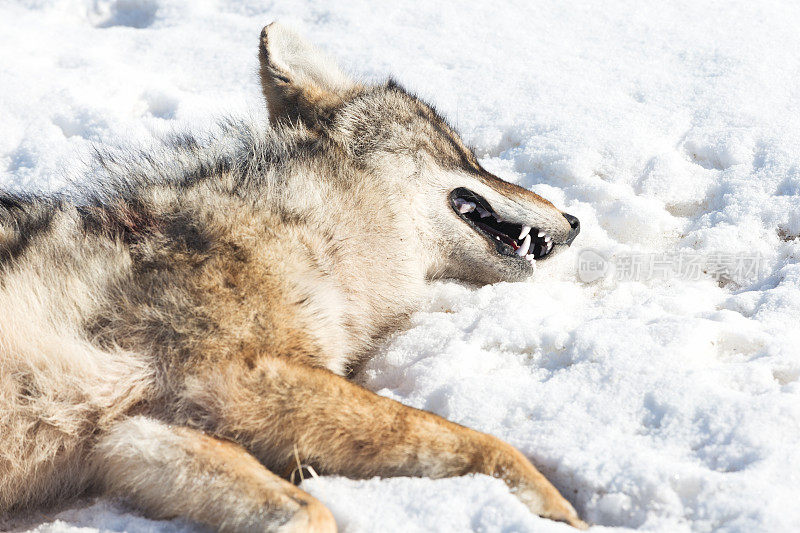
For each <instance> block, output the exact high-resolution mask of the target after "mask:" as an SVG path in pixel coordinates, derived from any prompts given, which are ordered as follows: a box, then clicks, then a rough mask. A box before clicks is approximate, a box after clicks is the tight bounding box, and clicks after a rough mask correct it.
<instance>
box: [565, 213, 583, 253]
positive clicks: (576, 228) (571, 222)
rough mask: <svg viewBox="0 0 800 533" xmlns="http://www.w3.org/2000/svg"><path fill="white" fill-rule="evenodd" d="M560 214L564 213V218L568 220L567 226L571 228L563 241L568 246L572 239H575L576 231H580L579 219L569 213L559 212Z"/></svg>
mask: <svg viewBox="0 0 800 533" xmlns="http://www.w3.org/2000/svg"><path fill="white" fill-rule="evenodd" d="M561 214H562V215H564V218H566V219H567V222H569V227H570V228H572V229H571V230H569V234H568V235H567V240H566V241H564V244H566V245H567V246H569V245H570V244H572V241H574V240H575V237H577V236H578V233H580V232H581V221H580V220H578V219H577V218H575V217H574V216H572V215H570V214H569V213H561Z"/></svg>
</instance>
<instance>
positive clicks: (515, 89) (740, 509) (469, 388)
mask: <svg viewBox="0 0 800 533" xmlns="http://www.w3.org/2000/svg"><path fill="white" fill-rule="evenodd" d="M276 19H281V20H289V21H290V22H293V23H294V24H295V25H296V26H298V27H299V28H301V29H302V30H303V31H304V32H305V33H306V35H307V36H308V37H309V38H310V39H311V40H312V41H313V42H315V43H317V44H319V45H321V46H322V47H323V48H324V49H325V50H327V51H328V52H329V53H330V54H331V55H333V56H334V57H337V58H338V59H339V60H340V61H341V63H342V65H343V66H344V67H345V69H346V70H348V71H349V72H351V73H353V74H354V75H356V76H358V77H359V78H360V79H363V80H367V81H369V80H381V79H384V78H385V77H387V76H389V75H393V76H395V77H396V78H397V79H398V80H399V81H400V82H401V83H402V84H404V85H405V86H406V87H408V88H409V89H411V90H413V91H416V92H417V93H418V94H419V95H421V96H422V97H424V98H425V99H427V100H429V101H431V102H433V103H434V104H435V105H436V106H437V107H438V108H439V109H440V111H441V112H442V113H443V114H445V115H446V116H447V117H448V118H449V119H450V121H451V122H452V123H453V124H454V125H455V126H456V127H457V128H458V129H459V130H460V131H461V132H462V134H463V136H464V138H465V139H466V140H467V142H469V143H471V144H473V145H474V146H475V149H476V152H477V154H478V155H479V157H480V158H481V161H482V163H483V164H484V165H485V166H486V167H487V168H488V169H489V170H491V171H493V172H495V173H496V174H497V175H499V176H501V177H503V178H505V179H507V180H509V181H512V182H515V183H518V184H520V185H522V186H523V187H527V188H530V189H532V190H534V191H536V192H537V193H539V194H541V195H543V196H545V197H546V198H548V199H550V200H551V201H553V202H554V203H555V204H556V205H557V206H559V207H560V208H562V209H564V210H565V211H567V212H569V213H572V214H574V215H576V216H577V217H579V218H580V220H581V223H582V228H583V230H582V233H581V235H580V236H579V237H578V239H577V240H576V242H575V244H574V245H573V247H572V248H571V249H570V250H569V251H568V252H566V253H564V254H562V255H561V256H560V257H559V258H558V259H557V260H553V261H551V262H549V263H550V264H546V265H545V266H543V267H541V268H540V269H539V271H538V272H537V276H536V279H535V280H534V281H532V282H527V283H501V284H498V285H494V286H487V287H482V288H472V287H466V286H463V285H460V284H457V283H454V282H442V283H437V284H436V285H434V286H433V287H432V289H431V292H430V298H429V301H428V302H426V304H425V306H424V308H423V309H421V310H420V312H419V313H417V314H416V315H415V316H414V317H413V320H412V326H411V328H410V329H409V330H407V331H403V332H399V333H398V334H396V335H394V336H393V337H392V338H391V339H390V340H389V341H388V342H387V343H386V345H385V346H384V347H383V348H382V349H381V350H380V352H379V353H378V354H377V356H376V357H375V358H374V359H373V360H372V361H371V363H370V364H369V365H368V367H367V368H366V369H365V371H364V372H363V374H362V375H361V376H360V380H361V381H362V383H363V384H364V385H365V386H367V387H369V388H370V389H372V390H374V391H376V392H378V393H379V394H382V395H385V396H388V397H390V398H394V399H397V400H399V401H401V402H403V403H406V404H408V405H412V406H415V407H420V408H423V409H427V410H430V411H432V412H435V413H437V414H439V415H442V416H444V417H447V418H449V419H450V420H453V421H456V422H459V423H461V424H464V425H467V426H470V427H473V428H476V429H479V430H482V431H485V432H489V433H492V434H494V435H496V436H498V437H500V438H502V439H505V440H506V441H508V442H510V443H511V444H513V445H514V446H516V447H518V448H519V449H520V450H521V451H522V452H523V453H524V454H525V455H526V456H527V457H529V458H530V459H531V460H532V461H533V462H534V463H535V464H536V465H537V466H539V467H540V469H541V470H542V471H543V473H544V474H545V475H546V476H547V477H548V478H549V479H551V480H552V481H553V483H554V484H555V485H556V486H557V487H558V488H559V489H560V490H561V491H562V493H563V494H564V495H565V496H566V497H567V498H568V499H569V500H570V501H572V502H573V503H574V505H575V507H576V508H577V509H578V511H579V513H580V514H581V516H582V517H583V518H585V519H586V520H587V521H588V522H590V523H592V524H595V525H596V526H595V527H594V529H593V530H598V531H600V530H603V529H604V528H608V529H612V528H614V529H616V528H632V529H641V530H648V531H690V530H691V531H712V530H714V531H741V532H756V531H790V530H797V529H798V528H800V525H798V524H800V505H798V495H800V446H798V444H797V443H798V440H799V439H800V326H799V325H800V259H799V258H800V238H798V236H799V235H800V54H798V50H800V32H798V30H797V29H798V28H799V27H800V4H798V3H795V2H791V1H788V0H787V1H785V2H751V1H729V2H697V1H687V2H683V1H672V2H656V1H653V2H650V1H644V2H642V1H636V0H631V1H622V0H613V1H610V0H609V1H606V2H597V3H589V2H548V1H504V2H484V1H478V2H470V3H452V4H440V3H438V2H433V1H423V0H393V1H391V2H374V1H366V0H356V1H348V2H331V1H327V0H303V1H292V2H289V1H285V2H268V1H265V0H244V1H241V2H237V1H233V0H183V1H179V0H52V1H46V0H17V1H13V0H8V1H6V2H3V3H2V6H0V172H1V174H0V187H3V188H11V189H15V190H32V189H35V190H45V191H48V190H57V189H60V188H62V187H64V185H65V183H66V181H65V180H66V178H65V177H64V176H65V173H69V172H71V171H73V170H74V169H79V168H81V165H82V164H83V162H85V161H86V160H87V159H88V158H89V157H90V154H91V147H92V146H93V145H94V144H101V145H102V144H104V143H109V142H110V143H117V144H118V143H123V144H124V143H126V142H131V143H134V142H139V141H141V140H142V139H148V138H152V137H153V136H158V135H160V134H161V133H162V132H163V131H168V130H174V129H177V130H180V129H190V130H193V131H203V130H204V129H207V128H208V127H210V125H211V124H213V123H214V121H215V120H216V118H217V117H219V116H222V115H225V114H241V113H244V114H249V115H252V116H254V117H262V116H265V113H266V112H265V110H264V108H263V104H262V102H261V96H260V92H259V87H258V83H257V76H256V71H257V52H256V47H257V43H258V34H259V32H260V30H261V28H262V27H263V26H264V25H265V24H267V23H269V22H270V21H272V20H276ZM584 248H591V249H594V250H596V251H598V252H599V253H601V254H605V255H606V256H610V255H616V256H622V255H624V254H630V253H656V254H664V253H666V254H674V253H677V252H684V253H692V254H701V255H704V256H710V255H711V254H715V253H718V252H724V253H730V254H754V253H757V254H760V257H761V258H762V263H761V265H760V269H759V271H758V273H757V276H755V277H751V278H748V279H745V278H741V279H739V278H736V277H735V276H734V277H732V278H731V279H726V280H723V282H717V281H716V280H715V279H713V278H712V277H711V276H709V275H702V276H700V278H699V279H689V278H688V277H686V278H677V279H641V280H638V281H615V280H614V279H612V278H604V279H601V280H600V281H597V282H595V283H591V284H585V283H582V282H581V281H579V280H578V279H577V277H576V274H575V270H576V262H577V258H578V255H579V252H580V251H581V249H584ZM303 488H304V489H306V490H308V491H309V492H311V493H312V494H313V495H315V496H316V497H318V498H319V499H321V500H322V501H323V502H324V503H325V504H326V505H328V506H329V508H330V509H331V510H332V512H333V513H334V516H335V517H336V520H337V522H338V524H339V526H340V528H341V529H342V530H343V531H348V532H356V531H398V532H400V531H465V530H470V529H472V530H476V531H487V532H490V531H534V530H535V531H568V530H569V528H568V527H567V526H564V525H562V524H556V523H554V522H550V521H548V520H544V519H540V518H538V517H535V516H533V515H531V514H529V513H528V512H527V511H526V510H525V508H524V507H523V506H522V505H521V504H519V503H518V502H517V500H516V499H515V498H514V497H513V496H512V495H511V494H510V493H509V492H508V490H507V489H506V488H505V486H504V485H503V484H502V483H501V482H499V481H497V480H494V479H491V478H488V477H483V476H476V477H465V478H455V479H444V480H435V481H434V480H427V479H407V478H397V479H384V480H380V479H372V480H362V481H354V480H348V479H344V478H321V479H316V480H313V479H312V480H311V481H306V482H305V483H304V484H303ZM25 528H34V529H31V531H42V532H45V531H47V532H59V533H61V532H79V531H80V532H96V531H159V532H173V531H174V532H177V531H190V530H196V529H197V527H196V526H194V525H192V524H188V523H185V522H181V521H174V522H158V521H152V520H148V519H145V518H143V517H141V516H140V515H138V514H137V513H136V512H135V511H134V510H132V509H130V508H128V507H126V506H125V504H124V503H122V502H109V501H105V500H99V501H96V502H84V503H82V504H79V505H78V506H77V507H74V508H72V509H70V510H67V511H62V512H60V513H57V514H52V513H51V512H50V511H46V510H43V511H42V513H41V514H40V515H35V516H34V517H33V519H32V522H29V523H28V525H26V526H25ZM25 528H23V529H25Z"/></svg>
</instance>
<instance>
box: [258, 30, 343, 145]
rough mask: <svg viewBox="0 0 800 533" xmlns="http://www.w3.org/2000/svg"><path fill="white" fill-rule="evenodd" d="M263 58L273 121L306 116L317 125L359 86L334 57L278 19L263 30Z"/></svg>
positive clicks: (309, 123) (263, 85) (265, 88)
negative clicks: (314, 45) (348, 93)
mask: <svg viewBox="0 0 800 533" xmlns="http://www.w3.org/2000/svg"><path fill="white" fill-rule="evenodd" d="M259 59H260V62H261V90H262V91H263V92H264V97H265V98H266V99H267V107H268V108H269V118H270V121H271V122H272V123H276V122H279V121H297V120H302V121H303V122H304V123H305V124H306V125H307V126H309V127H311V128H314V129H316V128H317V127H319V126H320V125H321V123H322V122H324V121H325V120H326V119H327V118H328V117H329V116H330V114H331V113H332V112H333V110H334V109H336V107H337V106H338V105H339V104H340V103H341V102H342V99H343V97H344V95H345V94H346V93H347V92H348V91H349V90H351V89H353V88H354V87H355V83H353V81H352V80H350V78H348V77H347V76H346V75H345V74H344V73H343V72H342V71H341V70H340V69H339V67H338V65H337V64H336V63H335V62H334V61H333V60H332V59H330V58H329V57H327V56H326V55H325V54H324V53H322V52H321V51H320V50H317V49H316V48H314V47H313V46H312V45H311V44H309V43H308V42H306V41H305V40H304V39H303V38H302V37H300V35H298V34H297V33H296V32H295V31H293V30H292V29H290V28H287V27H286V26H283V25H281V24H280V23H277V22H273V23H272V24H270V25H269V26H266V27H265V28H264V29H263V30H262V31H261V44H260V46H259Z"/></svg>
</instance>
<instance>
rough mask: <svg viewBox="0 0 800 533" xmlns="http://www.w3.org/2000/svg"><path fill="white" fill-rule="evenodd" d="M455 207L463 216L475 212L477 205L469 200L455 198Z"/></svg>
mask: <svg viewBox="0 0 800 533" xmlns="http://www.w3.org/2000/svg"><path fill="white" fill-rule="evenodd" d="M453 205H455V207H456V209H457V210H458V212H459V213H461V214H462V215H463V214H464V213H470V212H472V211H474V210H475V204H474V203H473V202H470V201H468V200H464V199H463V198H455V199H454V200H453Z"/></svg>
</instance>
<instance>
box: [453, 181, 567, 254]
mask: <svg viewBox="0 0 800 533" xmlns="http://www.w3.org/2000/svg"><path fill="white" fill-rule="evenodd" d="M450 205H451V206H452V207H453V210H455V212H456V213H457V214H458V216H459V217H461V219H463V220H464V221H466V222H467V223H468V224H469V225H470V226H472V227H473V228H474V229H475V230H476V231H477V232H478V233H480V234H481V235H483V236H484V237H485V238H487V239H488V240H489V241H490V242H492V243H493V244H494V245H495V247H496V248H497V252H498V253H500V254H502V255H512V256H516V257H519V258H520V259H525V260H527V261H529V262H530V263H531V264H533V262H534V261H538V260H540V259H544V258H545V257H547V256H548V255H549V254H550V252H552V251H553V238H552V236H550V235H549V234H548V233H547V232H545V231H544V230H542V229H540V228H537V227H535V226H529V225H527V224H518V223H515V222H510V221H506V220H504V219H503V218H502V217H501V216H500V215H498V214H497V213H496V212H495V211H494V210H493V209H492V206H491V205H490V204H489V202H487V201H486V199H485V198H483V197H482V196H480V195H479V194H476V193H474V192H472V191H470V190H469V189H465V188H463V187H459V188H457V189H454V190H453V191H452V192H451V193H450Z"/></svg>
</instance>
